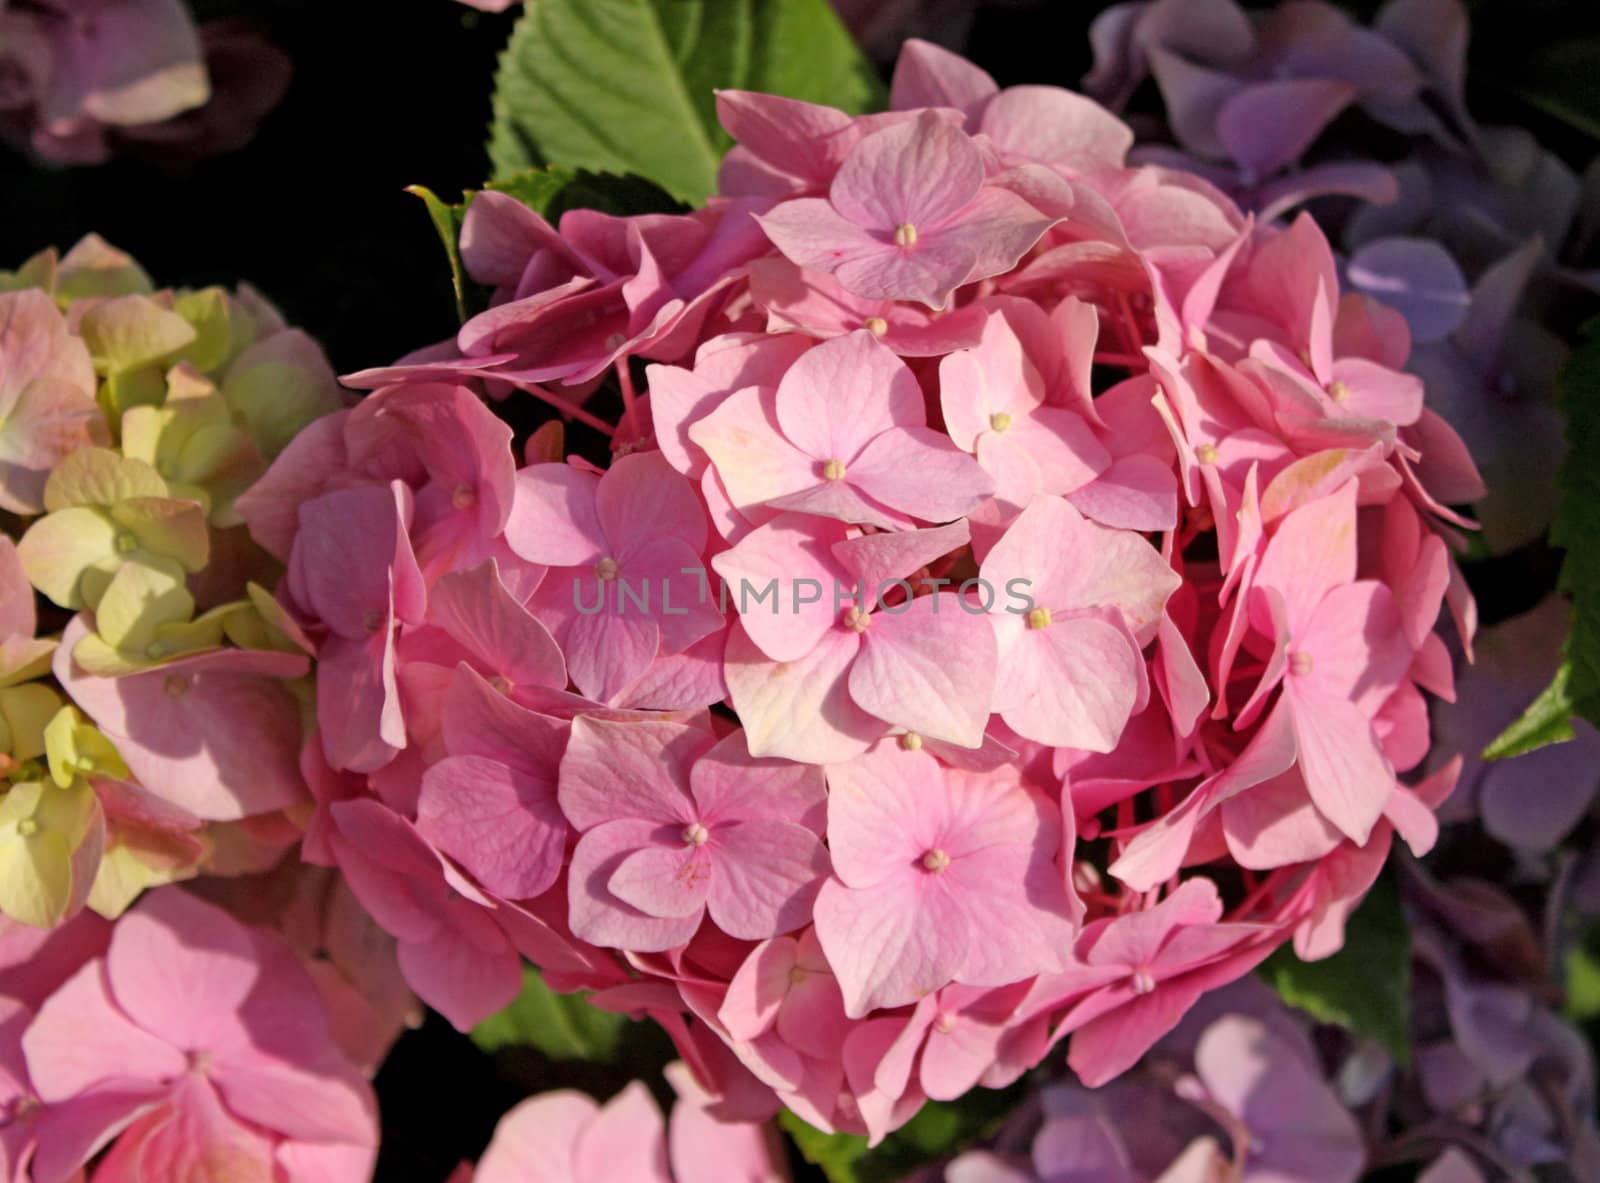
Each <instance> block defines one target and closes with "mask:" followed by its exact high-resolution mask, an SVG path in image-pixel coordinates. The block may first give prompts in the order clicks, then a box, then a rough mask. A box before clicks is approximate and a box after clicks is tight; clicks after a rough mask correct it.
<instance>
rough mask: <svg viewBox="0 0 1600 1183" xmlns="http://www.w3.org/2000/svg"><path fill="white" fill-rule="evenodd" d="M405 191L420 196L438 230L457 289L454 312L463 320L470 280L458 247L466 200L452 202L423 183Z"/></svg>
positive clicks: (465, 317)
mask: <svg viewBox="0 0 1600 1183" xmlns="http://www.w3.org/2000/svg"><path fill="white" fill-rule="evenodd" d="M406 192H407V193H411V194H414V195H415V196H417V197H420V198H422V204H423V205H425V206H427V207H428V217H429V219H430V220H432V222H433V228H434V230H436V231H437V232H438V234H439V241H440V242H442V243H443V244H444V253H445V256H446V257H447V258H448V259H449V260H450V283H451V286H452V287H453V288H454V289H455V293H456V315H457V316H459V317H460V318H461V319H462V320H463V321H465V320H466V319H467V285H468V284H469V283H470V282H471V281H470V280H468V279H467V275H466V272H465V271H463V270H462V268H461V249H460V247H459V245H458V244H459V242H460V241H461V219H462V217H463V216H464V215H465V214H466V212H467V203H466V202H462V203H461V204H460V205H451V204H450V203H448V202H446V201H443V200H441V199H440V198H439V196H438V195H437V194H435V193H434V191H433V190H432V189H429V188H428V187H427V186H425V185H411V186H408V187H407V188H406Z"/></svg>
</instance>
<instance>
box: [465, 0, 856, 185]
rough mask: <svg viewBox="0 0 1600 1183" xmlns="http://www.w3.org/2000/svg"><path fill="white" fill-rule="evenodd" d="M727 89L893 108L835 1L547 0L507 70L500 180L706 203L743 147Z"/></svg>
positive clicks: (499, 91)
mask: <svg viewBox="0 0 1600 1183" xmlns="http://www.w3.org/2000/svg"><path fill="white" fill-rule="evenodd" d="M718 88H734V89H742V90H760V91H766V92H768V93H772V94H781V95H786V96H788V97H790V98H797V99H807V100H810V101H812V102H819V103H827V104H829V105H831V106H835V107H840V108H843V109H844V110H847V111H852V112H855V111H863V110H869V109H872V108H874V107H877V106H880V105H881V104H882V100H883V86H882V82H881V81H880V80H879V79H878V77H877V75H876V74H875V72H874V71H873V69H872V67H871V65H870V64H869V63H868V62H867V60H866V59H865V58H864V57H863V56H862V55H861V52H860V51H859V50H858V49H857V48H856V45H855V42H854V41H853V40H852V39H851V37H850V35H849V33H847V32H846V31H845V29H844V27H843V26H842V25H840V23H839V20H838V18H837V17H836V16H835V15H834V13H833V10H832V9H831V8H830V7H829V6H828V4H827V0H538V2H537V3H534V4H529V5H528V6H527V8H526V11H525V12H524V14H523V17H522V19H521V21H520V22H519V23H518V25H517V28H516V31H515V32H514V33H512V36H511V43H510V45H508V46H507V48H506V52H505V54H504V56H502V58H501V59H500V70H499V75H498V78H497V81H496V85H495V95H494V119H493V123H492V125H491V129H490V140H489V157H490V159H491V160H492V161H493V163H494V169H495V175H496V177H506V176H509V175H511V174H513V173H516V172H519V171H522V170H524V169H528V168H533V167H538V166H540V165H546V164H549V165H556V166H559V167H564V168H574V169H591V170H594V171H597V172H607V173H634V174H637V175H639V176H642V177H647V178H649V179H650V180H651V181H654V182H655V183H656V184H658V185H660V186H661V187H662V188H663V189H665V190H666V191H667V192H668V193H670V194H672V195H673V196H674V197H676V198H678V199H679V200H681V201H686V202H689V203H691V204H697V203H699V202H701V201H703V200H704V199H705V198H706V197H707V196H708V195H709V194H710V193H711V192H712V191H713V190H714V189H715V188H716V181H717V168H718V166H719V165H720V164H721V162H722V157H723V154H724V153H725V152H726V151H727V149H728V147H729V144H730V143H731V141H730V140H729V138H728V136H727V133H725V132H724V131H723V130H722V128H721V126H720V125H719V124H718V122H717V117H716V96H715V93H714V92H715V90H716V89H718Z"/></svg>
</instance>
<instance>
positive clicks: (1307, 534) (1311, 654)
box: [1241, 481, 1413, 843]
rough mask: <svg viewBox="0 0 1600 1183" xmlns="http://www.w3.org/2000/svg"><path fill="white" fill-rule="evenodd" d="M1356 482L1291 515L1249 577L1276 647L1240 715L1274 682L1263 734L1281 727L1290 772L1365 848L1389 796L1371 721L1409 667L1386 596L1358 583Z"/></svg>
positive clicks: (1387, 769) (1257, 613)
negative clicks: (1278, 691) (1274, 697)
mask: <svg viewBox="0 0 1600 1183" xmlns="http://www.w3.org/2000/svg"><path fill="white" fill-rule="evenodd" d="M1355 521H1356V485H1355V482H1353V481H1352V482H1347V483H1346V484H1345V485H1344V486H1343V487H1342V488H1341V489H1340V490H1339V491H1338V492H1337V493H1334V494H1333V495H1331V496H1328V497H1324V498H1321V499H1320V500H1317V501H1313V502H1311V503H1310V504H1308V505H1305V506H1302V507H1301V508H1299V509H1297V510H1295V511H1294V512H1292V513H1290V514H1288V515H1287V516H1286V517H1285V518H1284V519H1283V521H1282V523H1281V524H1280V525H1279V526H1278V529H1277V531H1276V533H1275V534H1274V535H1273V537H1272V539H1271V541H1270V542H1268V544H1267V549H1266V552H1265V554H1264V556H1263V558H1262V560H1261V566H1260V567H1259V568H1258V569H1257V571H1256V574H1255V582H1254V587H1253V589H1252V593H1251V595H1252V600H1251V615H1252V619H1253V620H1254V621H1255V623H1256V626H1257V627H1258V628H1261V629H1262V630H1263V631H1265V632H1267V634H1268V635H1269V636H1272V637H1273V638H1274V641H1275V646H1276V647H1275V649H1274V650H1273V654H1272V658H1271V660H1270V661H1269V663H1268V665H1267V669H1266V671H1265V673H1263V675H1262V679H1261V681H1260V683H1258V685H1257V688H1256V694H1255V697H1254V701H1253V702H1252V703H1249V704H1246V706H1245V708H1244V710H1243V712H1241V718H1242V719H1244V718H1249V717H1253V716H1254V714H1255V710H1253V709H1252V708H1253V707H1254V706H1255V705H1256V704H1258V703H1260V702H1261V701H1263V696H1264V695H1265V694H1266V693H1267V692H1268V691H1270V690H1271V689H1273V688H1274V687H1275V686H1277V685H1278V684H1279V683H1281V684H1282V686H1283V695H1282V697H1281V699H1280V701H1279V703H1278V705H1277V706H1276V707H1274V708H1273V713H1274V714H1275V715H1276V714H1279V713H1280V712H1281V713H1282V715H1283V718H1282V720H1281V724H1280V721H1278V720H1269V721H1268V722H1267V723H1264V724H1263V729H1266V728H1271V727H1274V726H1278V725H1286V726H1287V727H1288V728H1289V729H1290V730H1291V731H1292V732H1293V737H1294V740H1293V742H1294V748H1295V751H1296V757H1295V760H1296V765H1297V767H1298V770H1299V773H1300V775H1301V776H1302V777H1303V778H1304V781H1305V787H1306V791H1307V792H1308V793H1309V794H1310V797H1311V801H1312V802H1313V803H1314V804H1315V805H1316V807H1317V810H1318V812H1319V813H1321V814H1322V816H1323V817H1325V818H1326V819H1327V820H1328V822H1329V823H1331V824H1332V825H1333V826H1335V827H1337V828H1338V829H1339V830H1340V831H1341V832H1342V833H1344V834H1345V835H1347V836H1348V837H1349V838H1351V839H1352V840H1353V841H1355V842H1357V843H1360V842H1365V841H1366V839H1367V835H1368V834H1369V833H1371V831H1372V827H1373V825H1374V824H1375V823H1376V822H1377V820H1378V818H1379V817H1380V816H1381V815H1382V813H1383V810H1384V807H1385V806H1386V805H1387V804H1388V802H1389V796H1390V793H1391V792H1392V791H1393V788H1394V770H1393V767H1392V765H1391V764H1390V762H1389V761H1388V759H1387V758H1386V757H1385V756H1384V754H1383V752H1382V750H1381V748H1380V747H1379V744H1378V742H1377V737H1376V736H1375V735H1374V733H1373V729H1372V728H1373V722H1372V721H1373V718H1374V716H1375V715H1376V714H1377V711H1378V708H1379V707H1380V706H1381V705H1382V704H1383V702H1384V700H1385V699H1387V698H1388V696H1389V695H1390V694H1391V693H1392V692H1393V691H1394V690H1395V689H1396V688H1397V687H1398V685H1399V682H1400V679H1401V678H1402V677H1403V676H1404V675H1405V672H1406V670H1407V669H1408V667H1409V666H1410V664H1411V659H1412V655H1413V653H1412V650H1411V647H1410V646H1409V645H1408V644H1407V643H1406V640H1405V635H1404V633H1403V631H1402V626H1401V621H1400V615H1399V612H1398V611H1397V610H1396V608H1395V604H1394V597H1393V594H1392V593H1391V592H1390V590H1389V588H1388V587H1387V586H1385V585H1383V584H1381V583H1377V582H1374V581H1369V580H1361V581H1357V580H1356V579H1355V575H1356V550H1355V546H1356V540H1355Z"/></svg>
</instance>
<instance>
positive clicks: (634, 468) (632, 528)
mask: <svg viewBox="0 0 1600 1183" xmlns="http://www.w3.org/2000/svg"><path fill="white" fill-rule="evenodd" d="M595 514H596V516H597V517H598V519H599V522H600V528H601V530H602V531H603V532H604V534H605V538H606V542H607V545H608V546H609V547H610V548H611V549H610V550H609V551H608V552H607V553H613V552H623V551H626V550H628V549H629V548H630V544H632V545H637V544H638V543H639V542H640V541H642V540H654V539H657V538H677V539H679V540H681V541H682V542H685V543H687V544H688V545H689V547H690V549H692V550H694V551H696V552H699V551H701V550H704V549H705V545H706V515H705V510H703V509H702V508H701V507H700V499H699V498H698V497H696V496H695V494H694V487H693V486H692V485H690V484H689V482H688V480H687V479H685V478H684V477H683V476H682V475H680V474H679V473H677V472H675V471H674V470H673V468H672V466H671V465H670V464H668V463H667V460H666V457H664V456H663V455H661V453H660V452H641V453H636V454H634V455H632V456H623V457H621V458H620V459H618V460H617V461H616V462H615V463H613V464H612V466H611V467H610V468H609V469H607V470H606V474H605V475H604V476H603V477H601V478H600V484H599V487H598V488H597V490H596V492H595Z"/></svg>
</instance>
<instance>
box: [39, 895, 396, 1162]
mask: <svg viewBox="0 0 1600 1183" xmlns="http://www.w3.org/2000/svg"><path fill="white" fill-rule="evenodd" d="M326 1023H327V1020H326V1014H325V1012H324V1009H323V1001H322V996H321V995H320V994H319V993H318V991H317V988H316V986H315V985H314V984H313V983H312V981H311V979H310V978H309V977H308V976H307V975H306V973H305V971H304V970H303V969H302V968H301V967H300V964H299V962H298V961H297V960H296V959H295V956H294V954H293V953H292V952H291V950H290V949H289V947H288V945H287V944H285V943H284V941H283V940H282V938H280V937H278V936H276V935H273V934H270V933H268V932H266V931H265V930H262V929H251V928H247V927H245V926H244V925H242V924H240V923H239V922H238V921H236V920H234V919H233V918H232V917H230V916H228V915H227V914H226V913H225V912H222V911H221V910H220V909H218V908H216V907H215V906H214V905H211V904H207V903H204V902H202V901H201V900H199V899H198V898H196V897H194V896H192V895H189V894H188V893H186V892H184V891H182V890H180V889H177V888H164V889H162V890H160V891H157V892H154V893H152V894H151V895H149V896H147V897H146V898H145V899H144V900H143V901H142V902H141V903H140V904H139V905H138V906H137V907H136V908H135V909H133V910H132V911H131V912H129V913H127V914H126V915H125V916H124V917H123V918H122V920H121V921H119V922H118V924H117V926H116V928H115V930H114V931H113V933H112V937H111V944H110V947H109V948H108V949H107V951H106V954H105V956H104V958H103V959H102V958H96V959H95V960H93V961H90V962H89V963H87V964H86V965H84V966H83V967H82V968H81V969H80V970H78V972H77V973H75V974H74V975H73V976H72V977H71V978H70V979H68V980H67V981H66V983H65V984H64V985H62V986H61V987H60V989H58V990H57V991H56V992H55V993H54V994H53V995H52V996H51V997H50V998H49V999H48V1000H47V1001H46V1002H45V1003H44V1005H43V1006H41V1007H40V1008H39V1011H38V1014H37V1015H36V1016H35V1017H34V1019H33V1021H32V1022H31V1023H30V1024H29V1025H28V1028H27V1031H26V1032H25V1033H24V1034H23V1036H22V1050H23V1053H24V1055H25V1056H26V1058H27V1064H28V1069H29V1073H30V1075H31V1077H32V1080H33V1084H34V1087H35V1089H36V1091H37V1093H38V1096H39V1098H40V1100H42V1101H43V1102H44V1103H45V1104H46V1105H47V1106H50V1107H51V1110H52V1112H53V1115H54V1119H55V1121H56V1122H58V1123H59V1126H58V1127H57V1129H58V1135H57V1137H56V1138H53V1139H51V1140H50V1141H49V1143H48V1144H47V1143H46V1142H44V1141H41V1143H40V1147H39V1150H38V1152H37V1154H36V1155H35V1158H34V1162H33V1177H34V1178H35V1179H36V1180H38V1183H63V1181H64V1180H66V1179H67V1178H69V1177H70V1176H71V1175H72V1173H73V1172H74V1171H75V1170H77V1169H78V1168H79V1167H82V1166H84V1165H86V1163H87V1161H88V1159H89V1158H90V1157H91V1155H92V1154H93V1152H94V1150H95V1148H96V1147H97V1146H100V1145H104V1144H106V1142H108V1141H111V1140H113V1139H114V1140H115V1141H114V1143H113V1144H112V1145H111V1148H110V1150H109V1151H108V1153H107V1155H106V1157H105V1158H104V1160H103V1161H102V1162H101V1164H100V1166H99V1168H98V1170H97V1174H98V1175H100V1176H104V1177H105V1178H107V1179H113V1178H114V1179H118V1180H123V1179H126V1180H129V1181H130V1183H131V1181H137V1180H144V1181H148V1183H156V1180H164V1179H174V1178H183V1177H185V1176H186V1175H187V1174H188V1173H190V1171H191V1170H192V1169H193V1168H194V1165H195V1164H196V1163H202V1162H207V1163H228V1164H230V1166H231V1169H233V1170H235V1171H236V1172H238V1173H240V1174H248V1175H250V1176H251V1177H260V1178H270V1177H273V1176H274V1175H278V1176H281V1177H283V1178H285V1179H288V1180H292V1181H303V1183H312V1181H318V1183H320V1181H322V1180H349V1181H350V1183H357V1181H359V1180H361V1179H365V1178H366V1177H367V1176H368V1173H369V1172H370V1171H371V1169H372V1163H373V1159H374V1156H375V1153H376V1148H377V1121H376V1113H375V1108H374V1104H373V1098H372V1092H371V1090H370V1089H369V1088H368V1086H367V1084H366V1082H365V1080H364V1079H362V1077H361V1074H360V1073H359V1072H357V1071H356V1070H355V1068H354V1067H353V1066H352V1065H351V1064H350V1063H349V1061H347V1060H346V1059H345V1058H344V1056H343V1054H342V1053H341V1052H339V1051H338V1050H337V1049H336V1048H335V1047H334V1045H333V1044H331V1043H330V1042H329V1039H328V1033H327V1026H326Z"/></svg>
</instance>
